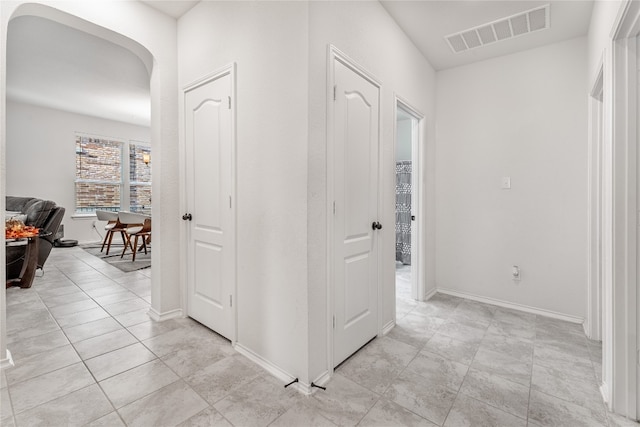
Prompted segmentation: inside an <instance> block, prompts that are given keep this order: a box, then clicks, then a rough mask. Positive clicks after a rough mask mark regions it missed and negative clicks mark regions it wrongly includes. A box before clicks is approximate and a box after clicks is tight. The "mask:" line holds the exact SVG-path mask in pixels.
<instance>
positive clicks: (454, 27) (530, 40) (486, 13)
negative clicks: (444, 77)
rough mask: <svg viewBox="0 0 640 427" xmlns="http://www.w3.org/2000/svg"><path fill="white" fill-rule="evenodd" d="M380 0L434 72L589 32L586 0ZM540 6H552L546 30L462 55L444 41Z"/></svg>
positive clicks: (589, 2) (588, 13) (588, 7)
mask: <svg viewBox="0 0 640 427" xmlns="http://www.w3.org/2000/svg"><path fill="white" fill-rule="evenodd" d="M381 3H382V6H383V7H384V8H385V9H386V10H387V12H388V13H389V14H390V15H391V16H392V17H393V18H394V19H395V20H396V22H397V23H398V25H399V26H400V27H401V28H402V29H403V30H404V32H405V33H406V34H407V35H408V36H409V38H410V39H411V40H412V41H413V43H414V44H415V45H416V46H417V47H418V49H420V51H421V52H422V54H423V55H424V56H425V57H426V58H427V59H428V60H429V62H430V63H431V65H432V66H433V67H434V68H435V69H436V70H443V69H446V68H451V67H457V66H460V65H465V64H470V63H472V62H477V61H482V60H485V59H489V58H495V57H497V56H502V55H508V54H511V53H515V52H519V51H523V50H528V49H533V48H536V47H540V46H544V45H547V44H551V43H556V42H559V41H562V40H567V39H571V38H574V37H580V36H584V35H586V34H587V31H588V30H589V22H590V20H591V10H592V9H593V1H591V0H589V1H582V0H571V1H568V0H560V1H519V0H518V1H516V0H502V1H482V0H467V1H450V0H440V1H436V0H418V1H415V0H414V1H406V0H381ZM545 4H550V5H551V12H550V16H551V19H550V23H551V26H550V28H549V29H547V30H541V31H536V32H533V33H529V34H525V35H523V36H520V37H516V38H512V39H509V40H505V41H500V42H496V43H493V44H491V45H487V46H483V47H481V48H478V49H473V50H468V51H466V52H461V53H453V52H452V51H451V49H450V48H449V45H448V44H447V42H446V41H445V39H444V37H445V36H448V35H450V34H452V33H457V32H459V31H463V30H466V29H469V28H472V27H476V26H479V25H482V24H486V23H489V22H492V21H496V20H498V19H501V18H505V17H507V16H510V15H514V14H517V13H519V12H524V11H526V10H529V9H533V8H535V7H538V6H543V5H545Z"/></svg>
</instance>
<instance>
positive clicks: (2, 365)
mask: <svg viewBox="0 0 640 427" xmlns="http://www.w3.org/2000/svg"><path fill="white" fill-rule="evenodd" d="M12 366H14V363H13V357H11V352H10V351H9V350H7V354H6V357H5V358H4V359H0V370H2V369H6V368H11V367H12Z"/></svg>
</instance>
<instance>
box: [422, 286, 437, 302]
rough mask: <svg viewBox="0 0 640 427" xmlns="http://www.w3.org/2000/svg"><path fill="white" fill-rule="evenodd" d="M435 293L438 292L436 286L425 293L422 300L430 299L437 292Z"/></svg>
mask: <svg viewBox="0 0 640 427" xmlns="http://www.w3.org/2000/svg"><path fill="white" fill-rule="evenodd" d="M437 293H438V289H437V288H433V289H431V290H430V291H429V292H427V293H426V294H425V295H424V300H425V301H429V300H430V299H431V298H432V297H433V296H434V295H435V294H437Z"/></svg>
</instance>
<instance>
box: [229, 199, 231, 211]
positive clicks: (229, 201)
mask: <svg viewBox="0 0 640 427" xmlns="http://www.w3.org/2000/svg"><path fill="white" fill-rule="evenodd" d="M229 209H231V196H229Z"/></svg>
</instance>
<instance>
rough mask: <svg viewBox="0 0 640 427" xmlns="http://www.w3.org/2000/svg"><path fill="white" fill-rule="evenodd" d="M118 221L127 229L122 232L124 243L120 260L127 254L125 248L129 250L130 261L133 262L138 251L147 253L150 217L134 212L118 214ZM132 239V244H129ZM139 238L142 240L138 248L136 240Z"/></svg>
mask: <svg viewBox="0 0 640 427" xmlns="http://www.w3.org/2000/svg"><path fill="white" fill-rule="evenodd" d="M118 220H119V221H120V222H121V223H123V224H127V227H126V228H125V230H124V234H125V236H126V242H125V245H124V249H123V250H122V254H121V255H120V258H122V257H124V254H125V253H126V252H127V248H131V251H132V252H133V258H132V260H131V261H135V260H136V253H138V251H139V250H143V249H144V253H145V254H146V253H147V240H148V238H150V236H151V217H150V216H148V215H142V214H138V213H134V212H119V213H118ZM132 237H133V243H132V242H131V238H132ZM140 237H142V239H141V242H140V247H138V239H140Z"/></svg>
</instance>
